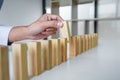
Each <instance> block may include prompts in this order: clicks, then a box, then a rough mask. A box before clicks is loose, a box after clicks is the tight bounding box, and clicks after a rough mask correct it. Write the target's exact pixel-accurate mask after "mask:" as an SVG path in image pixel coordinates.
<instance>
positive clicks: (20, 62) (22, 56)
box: [12, 43, 28, 80]
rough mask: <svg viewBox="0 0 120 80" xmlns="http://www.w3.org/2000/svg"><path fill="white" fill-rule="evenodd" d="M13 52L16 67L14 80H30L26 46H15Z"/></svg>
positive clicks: (18, 44)
mask: <svg viewBox="0 0 120 80" xmlns="http://www.w3.org/2000/svg"><path fill="white" fill-rule="evenodd" d="M12 51H13V52H12V53H13V65H14V80H28V68H27V46H26V44H23V43H21V44H20V43H16V44H13V45H12Z"/></svg>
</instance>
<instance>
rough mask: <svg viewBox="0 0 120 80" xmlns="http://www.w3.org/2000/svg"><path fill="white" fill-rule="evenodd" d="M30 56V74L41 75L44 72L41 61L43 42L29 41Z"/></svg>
mask: <svg viewBox="0 0 120 80" xmlns="http://www.w3.org/2000/svg"><path fill="white" fill-rule="evenodd" d="M28 57H29V67H30V68H29V74H30V75H31V76H33V75H39V74H40V73H42V65H43V64H42V63H41V57H42V56H41V43H40V42H29V43H28Z"/></svg>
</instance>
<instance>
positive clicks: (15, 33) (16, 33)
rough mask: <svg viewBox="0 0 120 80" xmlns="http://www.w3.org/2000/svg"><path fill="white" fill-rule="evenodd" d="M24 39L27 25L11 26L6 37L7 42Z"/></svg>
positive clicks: (26, 37)
mask: <svg viewBox="0 0 120 80" xmlns="http://www.w3.org/2000/svg"><path fill="white" fill-rule="evenodd" d="M24 39H28V32H27V26H17V27H14V28H12V30H11V31H10V33H9V37H8V40H9V42H15V41H20V40H24Z"/></svg>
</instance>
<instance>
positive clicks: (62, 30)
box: [60, 21, 71, 42]
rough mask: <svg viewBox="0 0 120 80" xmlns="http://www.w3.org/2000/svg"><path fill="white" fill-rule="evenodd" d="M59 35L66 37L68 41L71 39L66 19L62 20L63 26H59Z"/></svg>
mask: <svg viewBox="0 0 120 80" xmlns="http://www.w3.org/2000/svg"><path fill="white" fill-rule="evenodd" d="M60 37H63V38H67V41H68V42H69V41H70V39H71V34H70V29H69V24H68V21H64V22H63V27H62V28H60Z"/></svg>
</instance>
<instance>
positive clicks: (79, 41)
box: [77, 35, 82, 54]
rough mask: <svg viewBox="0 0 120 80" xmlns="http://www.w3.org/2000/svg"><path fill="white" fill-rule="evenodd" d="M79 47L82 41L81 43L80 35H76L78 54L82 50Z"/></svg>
mask: <svg viewBox="0 0 120 80" xmlns="http://www.w3.org/2000/svg"><path fill="white" fill-rule="evenodd" d="M81 48H82V43H81V36H79V35H78V36H77V51H78V52H77V53H78V54H81V53H82V50H81Z"/></svg>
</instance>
